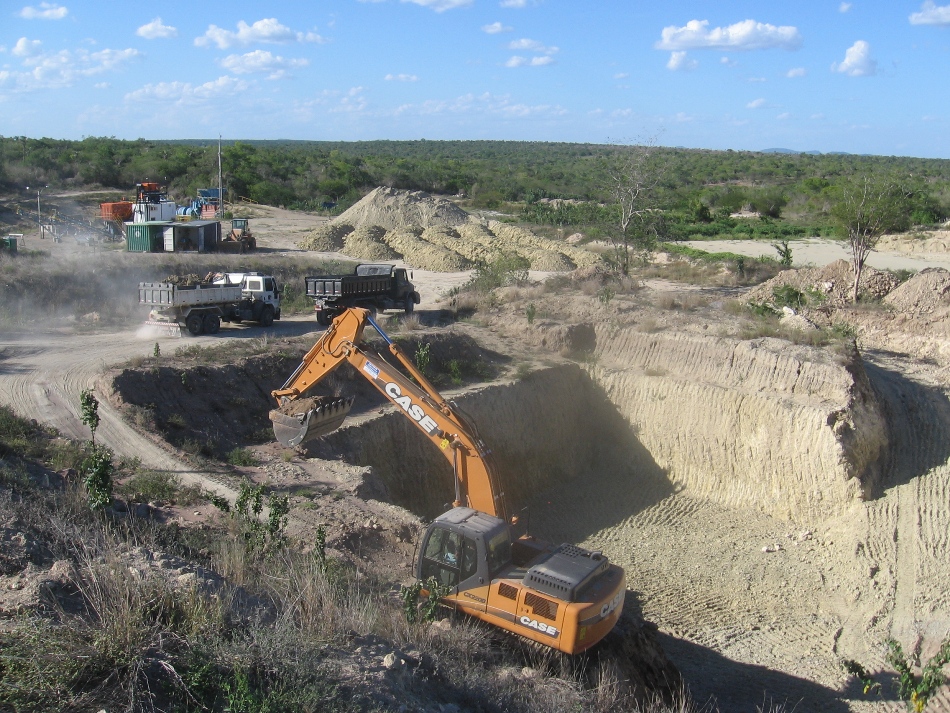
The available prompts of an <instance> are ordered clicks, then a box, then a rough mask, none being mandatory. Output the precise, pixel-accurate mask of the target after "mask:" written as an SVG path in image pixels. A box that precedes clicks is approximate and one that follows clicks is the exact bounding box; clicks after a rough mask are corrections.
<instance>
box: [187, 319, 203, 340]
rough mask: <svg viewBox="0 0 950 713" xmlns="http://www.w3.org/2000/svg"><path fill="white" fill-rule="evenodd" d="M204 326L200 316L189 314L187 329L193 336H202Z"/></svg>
mask: <svg viewBox="0 0 950 713" xmlns="http://www.w3.org/2000/svg"><path fill="white" fill-rule="evenodd" d="M202 326H203V320H202V319H201V315H200V314H189V315H188V319H186V320H185V327H186V328H187V329H188V332H189V333H190V334H191V335H192V336H195V337H197V336H198V335H199V334H201V327H202Z"/></svg>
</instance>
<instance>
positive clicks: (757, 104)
mask: <svg viewBox="0 0 950 713" xmlns="http://www.w3.org/2000/svg"><path fill="white" fill-rule="evenodd" d="M764 106H765V99H753V100H752V101H750V102H749V103H748V104H746V105H745V108H746V109H761V108H762V107H764Z"/></svg>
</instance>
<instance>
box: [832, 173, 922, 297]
mask: <svg viewBox="0 0 950 713" xmlns="http://www.w3.org/2000/svg"><path fill="white" fill-rule="evenodd" d="M910 196H911V194H910V193H909V192H908V191H906V190H905V189H904V188H903V187H902V186H901V185H900V183H898V182H897V180H895V179H894V178H892V177H889V176H885V177H872V176H867V175H865V176H863V177H858V178H855V179H852V180H850V181H848V182H847V183H844V184H842V185H841V187H840V190H839V196H838V200H837V202H836V203H835V204H834V205H833V206H832V209H831V214H832V217H833V218H834V219H835V221H836V222H837V223H838V225H839V226H840V227H841V229H842V230H843V231H844V232H845V234H846V235H847V237H848V248H849V251H850V253H851V269H852V271H853V272H854V285H853V286H852V288H851V301H852V302H857V301H858V285H859V283H860V282H861V273H862V271H863V270H864V263H865V262H866V261H867V258H868V255H869V254H870V253H871V251H872V250H874V248H875V247H876V246H877V243H878V241H879V240H880V239H881V236H882V235H884V234H885V233H887V232H889V231H894V230H903V229H906V227H907V225H908V219H909V213H910V211H909V210H908V208H909V205H910V202H909V201H910Z"/></svg>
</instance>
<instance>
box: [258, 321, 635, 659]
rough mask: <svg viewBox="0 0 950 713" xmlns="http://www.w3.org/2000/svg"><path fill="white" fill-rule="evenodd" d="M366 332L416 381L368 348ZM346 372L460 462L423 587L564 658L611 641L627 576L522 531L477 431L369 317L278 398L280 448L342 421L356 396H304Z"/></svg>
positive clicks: (330, 336)
mask: <svg viewBox="0 0 950 713" xmlns="http://www.w3.org/2000/svg"><path fill="white" fill-rule="evenodd" d="M367 325H369V326H372V327H373V328H374V329H375V330H376V331H377V332H378V333H379V334H380V336H381V337H382V338H383V340H384V342H385V343H386V345H387V346H388V349H389V351H390V352H391V353H392V355H393V356H394V357H395V359H396V361H397V362H398V363H399V364H401V365H402V366H403V367H404V368H405V370H406V371H407V372H408V373H409V375H410V377H411V378H410V377H407V376H405V375H404V374H403V373H402V372H401V371H400V370H399V369H398V368H397V367H395V366H393V365H392V364H391V363H390V362H388V361H387V360H385V359H384V358H383V357H382V356H380V355H379V354H375V353H372V352H370V351H369V350H368V348H367V347H366V346H365V345H364V344H363V339H362V336H363V330H364V328H365V327H366V326H367ZM344 363H348V364H349V365H350V366H352V367H353V368H354V369H355V370H356V371H357V373H359V374H360V375H361V376H363V377H364V378H365V379H367V380H368V381H369V382H370V383H371V384H372V385H373V386H374V387H375V388H376V389H378V390H379V391H380V393H382V394H383V395H384V396H385V397H386V398H387V399H388V400H389V401H390V402H391V403H393V404H394V405H396V406H397V407H398V408H399V410H400V411H401V413H402V414H403V415H404V416H406V418H408V419H410V420H411V421H412V422H413V423H414V424H415V425H416V427H417V428H418V429H419V430H420V431H421V432H422V434H423V435H424V436H425V437H426V438H428V439H429V440H430V441H431V442H432V443H433V444H434V445H435V446H436V447H437V448H438V449H439V451H440V452H441V453H442V454H443V455H444V456H445V458H447V459H448V461H449V463H450V464H451V465H452V469H453V473H454V481H455V483H454V484H455V500H454V502H453V507H452V508H451V509H450V510H449V511H448V512H446V513H444V514H442V515H440V516H439V517H437V518H436V519H435V520H434V521H433V522H432V523H431V524H430V525H429V526H428V528H427V529H426V531H425V533H424V535H423V538H422V541H421V547H420V548H419V556H418V559H417V561H416V563H415V573H416V576H417V577H418V579H419V580H420V581H425V580H427V579H428V578H429V577H435V579H436V580H437V581H438V582H440V583H441V584H442V585H443V587H445V588H448V590H449V593H448V594H447V595H445V596H444V597H443V598H442V600H441V601H442V603H443V604H444V605H446V606H448V607H452V608H454V609H457V610H458V611H461V612H464V613H465V614H468V615H470V616H473V617H476V618H478V619H481V620H482V621H485V622H487V623H489V624H491V625H493V626H496V627H499V628H501V629H504V630H506V631H509V632H513V633H515V634H518V635H520V636H523V637H525V638H527V639H530V640H532V641H536V642H539V643H541V644H544V645H545V646H549V647H551V648H553V649H557V650H559V651H562V652H564V653H567V654H577V653H580V652H582V651H585V650H586V649H589V648H590V647H591V646H593V645H594V644H596V643H598V642H599V641H600V640H601V639H603V638H604V637H605V636H606V635H607V634H608V633H609V632H610V630H611V629H612V628H613V627H614V624H616V622H617V620H618V618H619V617H620V613H621V610H622V609H623V600H624V593H625V591H626V581H625V575H624V572H623V570H622V569H621V568H620V567H618V566H617V565H615V564H611V563H610V561H609V560H608V559H607V557H605V556H604V555H603V554H602V553H601V552H592V551H589V550H586V549H583V548H581V547H577V546H574V545H570V544H561V545H552V544H549V543H545V542H542V541H539V540H536V539H535V538H533V537H530V536H528V535H523V536H520V537H518V536H515V535H514V534H513V530H512V526H513V524H515V520H516V519H515V518H510V517H509V513H508V510H507V507H506V504H505V498H504V493H503V492H502V490H501V484H500V480H499V478H498V476H497V474H496V472H495V467H494V465H493V463H492V458H491V452H490V450H489V449H488V448H487V447H486V446H485V444H484V443H483V442H482V440H481V438H480V437H479V436H478V432H477V430H476V428H475V426H474V424H473V423H472V422H471V421H470V420H469V419H468V418H467V417H465V416H464V414H463V413H462V412H461V411H460V410H459V408H458V406H457V405H456V404H454V403H452V402H448V401H446V400H445V399H444V398H443V397H442V396H441V394H439V392H438V391H437V390H436V389H435V387H434V386H433V385H432V384H431V383H430V382H429V380H428V379H426V377H425V376H424V375H423V374H422V373H421V372H420V371H419V369H417V368H416V367H415V366H414V365H413V363H412V362H411V361H410V360H409V358H408V357H406V355H405V354H404V353H403V352H402V350H401V349H399V347H398V346H397V345H396V344H395V343H394V342H393V341H392V340H391V339H390V338H389V337H388V336H387V335H386V334H385V332H384V331H383V330H382V329H381V328H380V327H379V325H378V324H377V323H376V321H375V320H374V319H373V318H372V316H371V313H370V312H369V311H368V310H365V309H361V308H357V307H351V308H346V309H344V310H343V311H342V312H341V313H340V314H339V315H338V316H337V317H336V318H335V319H334V320H333V322H332V324H331V325H330V326H329V328H328V329H327V331H326V332H324V333H323V335H322V336H321V337H320V338H319V339H318V340H317V342H316V343H315V344H314V345H313V347H312V348H311V349H310V350H309V352H307V354H306V355H305V356H304V358H303V361H302V362H301V363H300V366H298V367H297V369H296V371H294V373H293V374H292V375H291V376H290V378H289V379H288V380H287V382H286V383H285V384H284V385H283V387H282V388H280V389H277V390H275V391H273V392H271V393H272V395H273V397H274V399H275V400H276V402H277V408H276V409H274V410H272V411H271V412H270V414H269V415H270V419H271V421H272V422H273V427H274V435H275V436H276V438H277V440H278V441H280V443H282V444H283V445H284V446H287V447H295V446H299V445H301V444H303V443H305V442H307V441H309V440H311V439H314V438H319V437H320V436H324V435H326V434H328V433H330V432H331V431H333V430H335V429H337V428H338V427H339V426H340V425H341V424H342V423H343V421H344V419H345V418H346V415H347V413H348V412H349V410H350V408H351V407H352V404H353V399H352V398H319V399H313V398H307V397H306V396H305V395H306V393H307V391H308V390H309V389H310V388H311V387H313V386H314V385H316V384H318V383H320V382H321V381H322V380H323V379H325V378H326V377H327V376H328V375H329V374H330V373H331V372H333V371H334V370H335V369H336V368H337V367H339V366H341V365H343V364H344ZM413 380H414V381H413Z"/></svg>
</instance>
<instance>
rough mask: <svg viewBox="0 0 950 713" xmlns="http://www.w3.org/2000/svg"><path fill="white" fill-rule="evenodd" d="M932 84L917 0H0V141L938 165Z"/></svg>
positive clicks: (940, 104) (946, 55) (934, 54)
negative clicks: (414, 145) (821, 155)
mask: <svg viewBox="0 0 950 713" xmlns="http://www.w3.org/2000/svg"><path fill="white" fill-rule="evenodd" d="M944 1H945V2H948V1H950V0H944ZM948 90H950V4H947V5H940V4H939V3H938V2H931V1H930V0H927V1H922V0H914V1H912V2H901V1H898V0H873V1H872V0H853V1H852V2H841V1H840V0H831V1H826V0H798V1H797V2H785V1H783V0H773V1H771V2H742V1H738V0H732V1H731V2H730V1H726V2H712V1H710V0H702V1H699V0H693V1H691V2H687V1H685V0H683V1H680V0H667V1H666V2H663V3H658V2H649V3H648V2H635V1H633V0H629V1H621V0H585V1H584V2H580V1H578V0H326V1H322V2H321V1H319V0H312V1H311V2H306V3H304V2H285V1H283V0H273V1H272V2H269V3H261V2H244V1H242V0H230V1H229V2H217V3H215V2H210V3H209V2H200V3H195V2H189V3H185V2H180V1H179V0H165V1H164V2H162V3H140V4H136V3H129V2H121V3H119V2H112V1H111V0H96V2H92V0H81V1H73V2H70V1H68V0H67V1H66V2H63V3H59V2H33V3H31V4H19V3H17V2H16V1H15V0H3V1H2V2H0V135H4V136H21V135H22V136H30V137H34V138H38V137H51V138H63V139H78V138H82V137H83V136H115V137H116V138H121V139H136V138H148V139H184V138H217V136H219V135H221V136H222V137H224V138H225V139H309V140H344V141H351V140H361V139H420V138H425V139H512V140H524V141H577V142H590V143H608V142H618V141H620V142H626V141H631V140H640V141H644V140H651V139H652V140H655V141H656V143H658V144H660V145H664V146H685V147H689V148H709V149H736V150H760V149H767V148H776V147H781V148H791V149H797V150H802V151H809V150H817V151H822V152H829V151H846V152H850V153H870V154H882V155H908V156H921V157H933V158H950V139H948V137H950V91H948Z"/></svg>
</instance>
